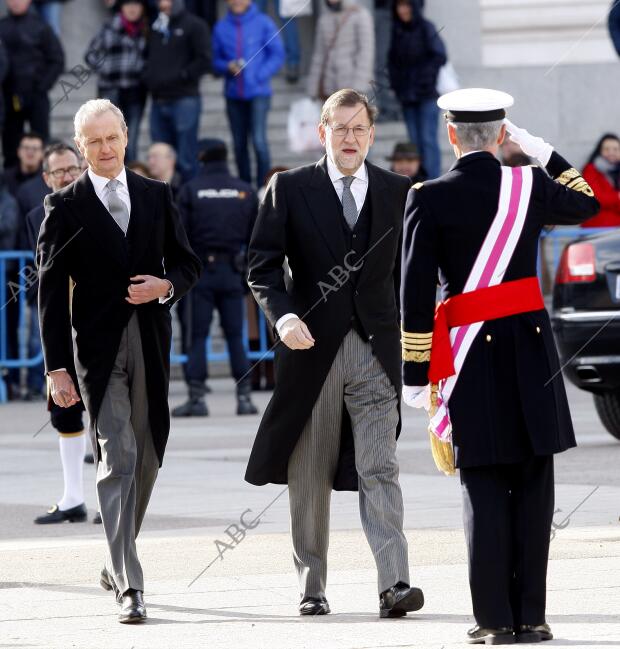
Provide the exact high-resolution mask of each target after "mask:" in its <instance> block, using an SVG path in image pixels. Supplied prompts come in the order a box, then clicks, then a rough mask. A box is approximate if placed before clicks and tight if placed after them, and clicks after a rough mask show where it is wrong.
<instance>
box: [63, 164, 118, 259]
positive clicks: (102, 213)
mask: <svg viewBox="0 0 620 649" xmlns="http://www.w3.org/2000/svg"><path fill="white" fill-rule="evenodd" d="M64 200H65V202H66V203H67V205H68V206H69V207H70V209H71V210H72V212H73V214H74V215H75V217H76V218H77V220H78V221H79V222H80V223H81V224H82V226H83V227H84V229H85V230H86V231H87V232H88V233H89V234H90V235H91V236H92V237H93V239H94V240H95V241H97V243H98V244H99V245H100V246H101V250H102V251H103V252H104V254H105V255H109V257H110V258H112V259H113V260H114V261H116V263H118V264H120V265H122V266H127V242H126V241H125V235H124V234H123V232H122V230H121V229H120V228H119V227H118V225H116V223H115V222H114V219H113V218H112V215H111V214H110V212H108V210H107V209H106V208H105V206H104V205H103V203H102V202H101V201H100V200H99V198H98V197H97V194H96V193H95V188H94V187H93V184H92V182H91V180H90V178H89V177H88V172H87V171H85V172H84V173H83V174H82V175H81V176H80V177H79V178H78V179H77V180H76V181H75V183H74V185H73V195H72V196H71V195H70V196H67V197H65V199H64Z"/></svg>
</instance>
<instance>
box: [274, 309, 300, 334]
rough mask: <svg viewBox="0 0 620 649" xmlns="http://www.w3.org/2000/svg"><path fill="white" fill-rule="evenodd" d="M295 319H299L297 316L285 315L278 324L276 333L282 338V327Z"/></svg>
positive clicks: (292, 314)
mask: <svg viewBox="0 0 620 649" xmlns="http://www.w3.org/2000/svg"><path fill="white" fill-rule="evenodd" d="M293 318H297V314H295V313H285V314H284V315H283V316H282V317H281V318H279V319H278V321H277V322H276V331H277V332H278V336H280V329H281V328H282V325H283V324H284V323H285V322H286V321H287V320H292V319H293Z"/></svg>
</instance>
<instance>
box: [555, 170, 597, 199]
mask: <svg viewBox="0 0 620 649" xmlns="http://www.w3.org/2000/svg"><path fill="white" fill-rule="evenodd" d="M556 180H557V181H558V182H559V183H560V185H565V186H566V187H568V188H569V189H573V190H574V191H576V192H581V193H582V194H585V195H586V196H594V192H593V191H592V187H590V185H588V183H587V182H586V181H585V180H584V179H583V176H582V175H581V174H580V173H579V172H578V171H577V169H575V167H571V168H570V169H567V170H566V171H563V172H562V173H561V174H560V175H559V176H558V177H557V178H556Z"/></svg>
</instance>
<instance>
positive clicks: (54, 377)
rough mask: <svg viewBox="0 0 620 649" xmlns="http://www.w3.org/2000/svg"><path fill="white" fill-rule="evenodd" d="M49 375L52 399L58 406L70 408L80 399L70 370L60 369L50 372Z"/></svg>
mask: <svg viewBox="0 0 620 649" xmlns="http://www.w3.org/2000/svg"><path fill="white" fill-rule="evenodd" d="M48 376H49V379H50V392H51V395H52V399H53V400H54V403H55V404H56V405H57V406H60V407H61V408H69V407H70V406H74V405H75V404H76V403H77V402H78V401H80V397H79V396H78V393H77V390H76V389H75V385H73V379H72V378H71V376H70V374H69V372H67V371H66V370H58V371H56V372H50V373H49V375H48Z"/></svg>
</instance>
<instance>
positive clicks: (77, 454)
mask: <svg viewBox="0 0 620 649" xmlns="http://www.w3.org/2000/svg"><path fill="white" fill-rule="evenodd" d="M58 441H59V444H60V461H61V462H62V474H63V477H64V481H65V492H64V493H63V495H62V498H61V499H60V501H59V502H58V509H60V510H62V511H66V510H67V509H71V508H72V507H77V506H78V505H81V504H82V503H83V502H84V486H83V484H82V482H83V480H82V475H83V469H84V453H85V452H86V435H84V433H83V432H82V434H81V435H73V436H71V437H65V436H64V435H60V436H59V438H58Z"/></svg>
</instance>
